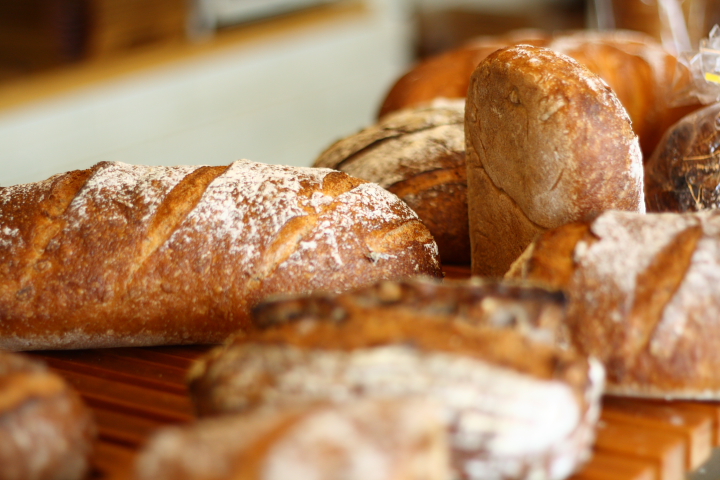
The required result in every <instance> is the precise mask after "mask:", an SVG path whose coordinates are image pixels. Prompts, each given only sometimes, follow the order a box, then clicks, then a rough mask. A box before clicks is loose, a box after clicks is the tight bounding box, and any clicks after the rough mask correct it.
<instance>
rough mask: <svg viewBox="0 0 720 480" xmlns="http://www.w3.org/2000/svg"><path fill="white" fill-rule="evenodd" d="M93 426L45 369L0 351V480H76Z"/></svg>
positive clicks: (83, 469) (84, 469) (86, 460)
mask: <svg viewBox="0 0 720 480" xmlns="http://www.w3.org/2000/svg"><path fill="white" fill-rule="evenodd" d="M94 440H95V423H94V420H93V417H92V415H91V413H90V410H89V409H88V408H87V407H86V406H85V404H84V403H83V402H82V401H81V400H80V397H79V396H78V395H77V394H76V393H75V391H73V390H72V389H71V388H70V386H68V384H67V383H66V382H65V381H64V380H63V379H62V378H60V377H59V376H58V375H56V374H54V373H52V372H50V371H48V370H47V368H46V367H45V365H44V364H42V363H41V362H39V361H36V360H33V359H31V358H29V357H26V356H23V355H20V354H17V353H10V352H3V351H1V350H0V480H81V479H83V478H85V475H86V474H87V473H88V472H89V470H90V454H91V452H92V445H93V442H94Z"/></svg>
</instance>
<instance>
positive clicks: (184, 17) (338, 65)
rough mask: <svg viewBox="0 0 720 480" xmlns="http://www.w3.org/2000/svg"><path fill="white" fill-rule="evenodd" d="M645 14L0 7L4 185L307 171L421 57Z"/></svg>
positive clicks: (502, 3) (436, 1)
mask: <svg viewBox="0 0 720 480" xmlns="http://www.w3.org/2000/svg"><path fill="white" fill-rule="evenodd" d="M654 1H655V0H615V1H608V2H601V4H602V5H601V7H602V8H598V5H599V4H596V2H594V1H589V0H23V1H18V0H0V186H5V185H11V184H16V183H25V182H30V181H36V180H42V179H44V178H47V177H48V176H50V175H52V174H54V173H59V172H63V171H67V170H71V169H76V168H87V167H89V166H91V165H93V164H94V163H96V162H99V161H104V160H114V161H123V162H127V163H135V164H148V165H176V164H209V165H218V164H227V163H230V162H232V161H233V160H235V159H239V158H247V159H250V160H255V161H259V162H265V163H277V164H289V165H310V164H311V163H312V162H313V161H314V159H315V158H316V157H317V155H318V154H319V153H320V152H321V151H322V150H324V149H325V148H326V147H327V146H329V145H330V144H331V143H332V142H334V141H335V140H337V139H339V138H341V137H344V136H347V135H350V134H352V133H355V132H356V131H357V130H359V129H361V128H363V127H366V126H368V125H370V124H371V123H373V122H374V119H375V115H376V113H377V109H378V108H379V106H380V102H381V101H382V99H383V97H384V95H385V93H386V92H387V90H388V89H389V88H390V86H391V85H392V83H393V82H394V81H395V80H396V79H397V78H398V77H399V76H400V75H401V74H402V73H403V72H404V71H405V70H406V69H407V68H408V67H409V66H410V65H411V64H413V63H414V62H417V61H418V60H420V59H422V58H425V57H428V56H431V55H435V54H438V53H440V52H443V51H445V50H448V49H451V48H453V47H456V46H458V45H459V44H461V43H463V42H465V41H467V40H468V39H470V38H473V37H475V36H480V35H493V34H499V33H503V32H505V31H508V30H512V29H518V28H528V27H529V28H542V29H548V30H563V29H576V28H586V27H588V26H597V24H598V22H599V21H605V22H607V18H608V17H603V15H605V14H606V13H607V11H606V10H607V8H606V7H607V6H610V7H611V8H613V7H614V9H615V13H617V12H618V11H620V10H623V9H624V10H628V9H630V7H632V9H631V11H629V13H628V14H626V15H625V18H626V20H627V21H628V22H629V25H609V26H620V27H629V28H636V29H641V30H642V29H645V30H648V31H650V33H653V32H652V28H653V22H652V21H650V20H648V19H647V18H646V17H645V16H644V15H649V16H650V17H652V15H653V14H654V13H656V12H657V5H655V4H654ZM688 2H689V0H688ZM650 17H648V18H650ZM613 18H614V17H613ZM618 18H619V17H618ZM603 19H604V20H603ZM655 23H656V22H655ZM606 26H608V25H607V24H606Z"/></svg>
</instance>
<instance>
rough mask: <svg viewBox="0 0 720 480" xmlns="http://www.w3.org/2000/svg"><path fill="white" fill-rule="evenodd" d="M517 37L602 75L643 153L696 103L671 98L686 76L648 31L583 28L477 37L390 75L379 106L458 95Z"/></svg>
mask: <svg viewBox="0 0 720 480" xmlns="http://www.w3.org/2000/svg"><path fill="white" fill-rule="evenodd" d="M521 43H525V44H531V45H536V46H544V47H547V48H550V49H552V50H555V51H558V52H561V53H565V54H567V55H569V56H571V57H572V58H574V59H575V60H577V61H579V62H580V63H582V64H583V65H585V66H586V67H588V68H589V69H590V70H591V71H592V72H594V73H595V74H597V75H599V76H600V77H601V78H602V79H603V80H605V81H606V82H607V83H608V85H610V87H611V88H612V89H613V91H615V93H616V95H617V96H618V98H619V99H620V102H621V103H622V104H623V106H625V108H626V109H627V111H628V113H629V115H630V118H631V119H632V124H633V129H634V130H635V133H636V134H637V135H638V136H639V137H640V145H641V148H642V151H643V154H644V156H645V158H648V157H649V156H650V155H651V154H652V152H653V151H654V149H655V146H656V145H657V144H658V142H659V140H660V138H661V136H662V135H663V133H664V132H665V131H666V130H667V128H669V127H670V126H671V125H672V124H674V123H675V122H676V121H678V120H679V119H680V118H682V117H683V116H684V115H686V114H688V113H690V112H692V111H694V110H697V109H698V108H700V106H701V105H700V104H699V103H698V102H692V103H691V104H688V105H682V104H681V105H680V106H678V105H676V104H675V96H676V94H677V93H678V91H680V90H682V89H684V88H687V85H688V84H689V80H690V78H689V76H688V75H687V71H686V69H685V68H684V67H683V66H682V65H681V64H679V62H678V60H677V58H676V57H675V56H673V55H671V54H669V53H668V52H666V51H665V50H664V49H663V48H662V46H661V45H660V44H659V43H658V42H657V41H656V40H654V39H653V38H652V37H650V36H648V35H645V34H642V33H640V32H633V31H586V30H583V31H577V32H558V33H555V34H544V35H532V34H528V33H527V32H518V33H517V34H515V35H505V36H500V37H495V38H481V39H479V41H478V42H475V43H469V44H467V45H463V46H462V47H460V48H458V49H456V50H453V51H450V52H447V53H444V54H442V55H438V56H436V57H433V58H429V59H427V60H425V61H423V62H421V63H419V64H418V65H415V66H414V67H413V68H412V69H411V70H409V71H408V72H407V73H405V74H404V76H402V77H401V78H399V79H398V80H397V81H396V83H395V84H394V85H393V87H392V88H391V89H390V91H389V92H388V94H387V96H386V97H385V99H384V101H383V104H382V107H381V109H380V112H381V114H382V115H386V114H388V113H390V112H392V111H394V110H396V109H401V108H408V107H410V106H413V105H419V104H422V103H427V102H430V101H432V100H433V99H434V98H438V97H447V98H463V97H465V95H466V93H467V89H468V85H469V80H470V76H471V74H472V72H473V71H474V68H475V66H477V64H479V63H480V62H481V61H482V60H483V59H484V58H485V57H487V55H489V54H490V53H492V52H493V51H495V50H496V49H499V48H502V47H506V46H510V45H518V44H521ZM473 61H474V62H476V63H475V65H474V66H472V67H470V64H471V62H473ZM463 79H464V80H463Z"/></svg>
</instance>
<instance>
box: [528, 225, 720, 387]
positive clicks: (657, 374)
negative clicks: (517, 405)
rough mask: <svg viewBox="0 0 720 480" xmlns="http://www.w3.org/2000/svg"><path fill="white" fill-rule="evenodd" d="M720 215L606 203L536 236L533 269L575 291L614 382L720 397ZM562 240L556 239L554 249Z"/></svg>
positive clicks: (574, 328)
mask: <svg viewBox="0 0 720 480" xmlns="http://www.w3.org/2000/svg"><path fill="white" fill-rule="evenodd" d="M719 222H720V217H718V216H717V215H716V214H715V213H710V212H709V213H701V214H695V215H693V214H683V215H681V214H647V215H639V214H631V213H620V212H607V213H605V214H603V215H601V216H600V217H598V218H597V219H596V220H594V221H593V222H589V223H587V224H586V226H585V227H586V228H587V231H586V233H580V232H582V229H583V226H577V225H575V226H563V227H560V228H558V229H556V230H555V231H552V232H548V233H547V234H545V235H544V236H543V237H541V239H540V240H539V241H538V242H537V243H536V244H534V248H533V250H532V254H531V255H530V259H529V260H526V263H525V268H524V272H525V275H524V278H526V279H531V280H537V281H548V280H550V282H551V283H552V284H553V286H554V287H555V288H563V289H564V290H566V291H567V292H568V295H569V298H570V304H569V307H568V326H569V328H570V334H571V336H572V338H573V339H574V342H575V343H576V345H577V346H578V347H579V348H580V349H581V350H582V351H584V352H585V353H587V354H590V355H594V356H596V357H597V358H599V359H600V360H601V361H603V362H604V364H605V365H606V368H607V373H608V389H609V391H611V392H617V393H622V394H624V395H635V396H662V397H685V398H720V376H718V375H717V372H718V371H720V354H718V351H717V348H715V345H716V342H717V341H720V323H718V321H717V318H718V316H717V314H718V311H719V310H720V299H719V298H718V295H717V292H716V291H715V290H716V289H714V287H711V286H710V285H714V284H715V278H716V272H717V268H718V265H717V255H716V245H717V241H718V239H717V236H718V231H719V230H718V226H719ZM553 245H556V246H557V248H556V249H555V248H554V247H553Z"/></svg>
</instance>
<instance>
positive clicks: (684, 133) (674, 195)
mask: <svg viewBox="0 0 720 480" xmlns="http://www.w3.org/2000/svg"><path fill="white" fill-rule="evenodd" d="M718 146H720V103H716V104H714V105H710V106H708V107H705V108H703V109H702V110H698V111H696V112H694V113H691V114H689V115H687V116H686V117H684V118H683V119H682V120H680V121H679V122H678V123H676V124H675V125H673V126H672V128H671V129H670V130H668V131H667V132H666V133H665V136H664V137H663V139H662V141H661V142H660V145H658V147H657V149H655V152H654V153H653V155H652V157H650V159H649V160H648V161H647V162H646V165H645V199H646V202H647V208H648V211H651V212H696V211H701V210H707V209H713V208H719V207H720V157H719V155H720V149H718Z"/></svg>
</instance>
